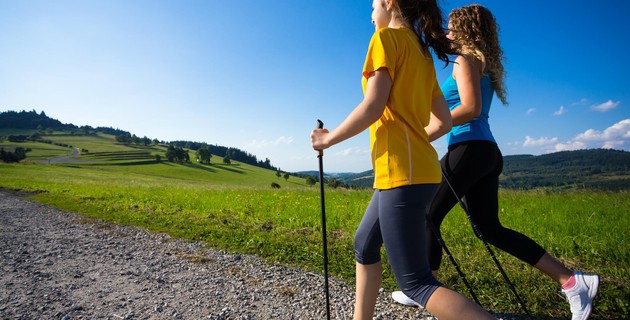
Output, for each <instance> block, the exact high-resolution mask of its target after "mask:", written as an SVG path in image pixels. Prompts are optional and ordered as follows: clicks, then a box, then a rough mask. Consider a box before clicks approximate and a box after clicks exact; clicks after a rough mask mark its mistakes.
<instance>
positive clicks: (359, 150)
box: [335, 147, 369, 157]
mask: <svg viewBox="0 0 630 320" xmlns="http://www.w3.org/2000/svg"><path fill="white" fill-rule="evenodd" d="M367 152H369V151H367ZM365 153H366V150H365V149H364V148H359V147H350V148H346V149H343V150H341V151H338V152H337V153H335V155H336V156H340V157H347V156H352V155H360V154H365Z"/></svg>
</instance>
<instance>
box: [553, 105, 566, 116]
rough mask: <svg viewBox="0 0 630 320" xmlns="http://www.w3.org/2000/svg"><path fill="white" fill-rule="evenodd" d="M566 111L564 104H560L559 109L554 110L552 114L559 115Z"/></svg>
mask: <svg viewBox="0 0 630 320" xmlns="http://www.w3.org/2000/svg"><path fill="white" fill-rule="evenodd" d="M566 112H567V109H566V108H565V107H564V106H560V109H558V111H556V112H554V113H553V115H554V116H561V115H563V114H565V113H566Z"/></svg>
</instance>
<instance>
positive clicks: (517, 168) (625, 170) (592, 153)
mask: <svg viewBox="0 0 630 320" xmlns="http://www.w3.org/2000/svg"><path fill="white" fill-rule="evenodd" d="M503 159H504V166H503V174H502V175H501V177H500V180H499V181H500V184H501V186H502V187H504V188H517V189H532V188H537V187H561V188H574V187H578V188H591V189H602V190H629V189H630V152H627V151H621V150H612V149H590V150H576V151H562V152H556V153H549V154H544V155H540V156H532V155H513V156H505V157H504V158H503Z"/></svg>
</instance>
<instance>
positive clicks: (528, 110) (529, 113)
mask: <svg viewBox="0 0 630 320" xmlns="http://www.w3.org/2000/svg"><path fill="white" fill-rule="evenodd" d="M534 111H536V108H529V109H527V115H528V116H529V115H531V114H532V113H534Z"/></svg>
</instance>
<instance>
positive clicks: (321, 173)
mask: <svg viewBox="0 0 630 320" xmlns="http://www.w3.org/2000/svg"><path fill="white" fill-rule="evenodd" d="M323 128H324V123H323V122H322V121H321V120H319V119H317V129H323ZM317 158H319V199H320V205H321V207H322V248H323V252H324V290H325V292H326V319H328V320H330V298H329V293H328V245H327V244H326V243H327V241H326V201H324V160H323V158H324V151H322V150H318V154H317Z"/></svg>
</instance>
